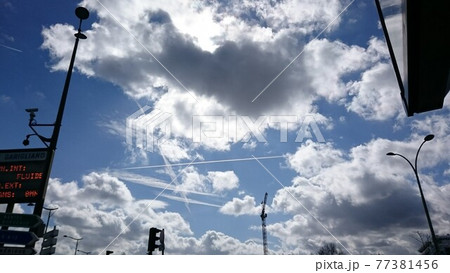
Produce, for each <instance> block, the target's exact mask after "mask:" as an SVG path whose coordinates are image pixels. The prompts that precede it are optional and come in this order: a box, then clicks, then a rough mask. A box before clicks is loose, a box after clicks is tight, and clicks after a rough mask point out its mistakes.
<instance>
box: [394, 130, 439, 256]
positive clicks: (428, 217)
mask: <svg viewBox="0 0 450 273" xmlns="http://www.w3.org/2000/svg"><path fill="white" fill-rule="evenodd" d="M433 138H434V135H432V134H429V135H427V136H425V138H424V139H423V142H422V144H420V146H419V149H417V153H416V158H415V160H414V165H413V164H412V163H411V161H409V160H408V159H407V158H406V157H405V156H403V155H401V154H398V153H393V152H389V153H387V154H386V155H388V156H399V157H401V158H403V159H404V160H406V162H408V163H409V165H410V166H411V168H412V169H413V171H414V174H415V175H416V180H417V185H418V186H419V192H420V197H421V198H422V205H423V208H424V210H425V215H426V217H427V222H428V227H429V228H430V232H431V239H432V240H433V244H434V248H435V250H436V253H437V254H439V245H438V243H437V239H436V234H435V233H434V229H433V224H432V223H431V218H430V213H429V212H428V207H427V202H426V201H425V196H424V195H423V191H422V186H421V184H420V179H419V173H418V171H417V158H418V157H419V152H420V149H421V148H422V146H423V144H425V142H427V141H430V140H432V139H433Z"/></svg>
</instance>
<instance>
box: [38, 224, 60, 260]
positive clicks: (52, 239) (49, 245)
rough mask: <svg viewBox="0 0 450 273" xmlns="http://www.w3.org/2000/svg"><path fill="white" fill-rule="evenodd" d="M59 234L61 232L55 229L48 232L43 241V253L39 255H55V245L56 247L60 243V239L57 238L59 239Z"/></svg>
mask: <svg viewBox="0 0 450 273" xmlns="http://www.w3.org/2000/svg"><path fill="white" fill-rule="evenodd" d="M58 233H59V230H57V229H56V227H54V228H53V230H51V231H48V232H47V233H45V234H44V236H43V237H42V239H43V241H42V247H41V252H40V253H39V254H40V255H51V254H54V253H55V250H56V247H54V245H56V242H57V241H58V239H57V238H56V237H58Z"/></svg>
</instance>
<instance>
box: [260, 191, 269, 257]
mask: <svg viewBox="0 0 450 273" xmlns="http://www.w3.org/2000/svg"><path fill="white" fill-rule="evenodd" d="M266 203H267V192H266V194H265V195H264V201H263V202H261V204H262V211H261V221H262V235H263V247H264V255H267V254H269V250H268V248H267V231H266V218H267V213H266Z"/></svg>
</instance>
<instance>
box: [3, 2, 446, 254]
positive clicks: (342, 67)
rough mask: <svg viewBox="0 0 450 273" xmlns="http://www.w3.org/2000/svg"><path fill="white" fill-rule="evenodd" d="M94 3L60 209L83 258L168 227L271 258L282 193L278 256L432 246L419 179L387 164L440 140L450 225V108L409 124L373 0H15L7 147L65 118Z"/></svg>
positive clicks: (178, 249)
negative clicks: (426, 241)
mask: <svg viewBox="0 0 450 273" xmlns="http://www.w3.org/2000/svg"><path fill="white" fill-rule="evenodd" d="M78 5H81V6H85V7H86V8H88V10H89V11H90V17H89V18H88V19H87V20H85V21H84V22H83V25H82V30H83V33H85V34H86V36H87V37H88V38H87V40H82V41H80V43H79V48H78V52H77V58H76V61H75V69H74V74H73V75H72V81H71V85H70V90H69V96H68V100H67V105H66V110H65V113H64V118H63V126H62V129H61V134H60V138H59V141H58V149H57V151H56V155H55V159H54V163H53V169H52V173H51V180H50V183H49V187H48V192H47V198H46V206H48V207H58V208H59V209H58V210H57V211H56V213H55V214H54V215H53V216H52V222H53V224H55V225H57V226H58V227H59V229H60V234H67V235H70V236H74V237H76V236H79V237H83V240H82V241H80V249H81V250H83V251H90V252H92V253H96V254H99V253H103V251H105V250H106V249H111V250H114V251H115V253H126V254H145V253H146V247H147V240H148V229H149V228H150V227H158V228H164V229H165V231H166V247H167V249H166V252H165V253H166V254H262V251H263V248H262V235H261V219H260V216H259V214H260V213H261V204H260V203H261V201H262V200H263V197H264V193H265V192H267V193H268V204H267V213H268V217H267V219H266V221H267V232H268V246H269V252H270V253H271V254H310V253H314V252H316V251H317V250H318V249H319V248H320V247H321V246H322V245H324V244H325V243H328V242H333V243H335V244H337V245H338V246H339V247H340V248H341V249H343V250H344V251H345V252H347V253H352V254H378V253H383V254H411V253H416V250H417V248H418V247H419V246H420V244H419V243H418V242H417V241H416V239H415V235H417V232H418V231H419V232H422V233H427V231H428V229H427V223H426V219H425V215H424V213H423V207H422V205H421V202H420V197H419V193H418V188H417V184H416V182H415V179H414V176H413V172H412V170H411V169H410V167H409V166H408V164H407V163H406V162H405V161H404V160H402V159H401V158H388V157H386V156H385V154H386V153H387V152H389V151H394V152H398V153H401V154H403V155H405V156H406V157H408V158H410V159H411V160H413V157H414V155H415V152H416V150H417V148H418V146H419V145H420V143H421V142H422V140H423V137H424V136H425V135H427V134H430V133H433V134H434V135H435V139H434V140H433V141H431V142H429V143H426V144H425V145H424V147H423V149H422V151H421V153H420V160H419V168H420V175H421V178H422V182H423V188H424V193H425V196H426V198H427V201H428V204H429V207H430V213H431V216H432V220H433V224H434V228H435V230H436V233H437V234H447V233H448V232H449V230H448V223H449V220H450V215H449V213H448V210H446V208H447V207H448V205H449V203H450V199H449V191H450V186H449V182H450V180H449V177H450V162H449V159H448V154H449V152H450V151H449V148H448V144H447V143H448V141H449V135H450V134H449V133H450V127H449V124H448V118H449V106H450V102H449V99H448V98H446V101H445V103H444V107H443V108H442V109H440V110H435V111H430V112H427V113H422V114H417V115H415V116H413V117H406V115H405V112H404V110H403V106H402V104H401V99H400V94H399V89H398V86H397V84H396V80H395V78H394V73H393V69H392V65H391V62H390V58H389V54H388V51H387V48H386V44H385V41H384V37H383V33H382V31H381V28H380V26H379V22H378V15H377V13H376V9H375V4H374V2H373V1H362V0H355V1H338V0H333V1H300V0H298V1H290V0H288V1H282V2H280V1H175V0H174V1H151V2H148V3H142V2H141V1H138V0H136V1H131V0H130V1H113V0H111V1H106V0H105V1H94V0H86V1H83V2H78V1H64V2H62V1H56V0H46V1H40V2H38V3H37V2H34V1H33V2H29V1H7V0H1V1H0V9H1V13H2V16H1V18H0V59H1V64H0V67H1V71H2V73H0V82H1V83H2V84H1V87H0V117H1V128H2V136H1V144H0V148H1V149H18V148H22V147H23V146H22V141H23V139H24V138H25V135H27V134H29V133H30V130H29V128H28V126H27V123H28V114H27V113H26V112H25V109H26V108H33V107H37V108H39V112H37V117H36V119H37V121H38V122H41V123H52V122H53V121H54V119H55V117H56V111H57V106H58V104H59V100H60V95H61V91H62V88H63V85H64V80H65V76H66V71H67V68H68V62H69V58H70V54H71V52H72V49H73V44H74V36H73V34H74V33H75V32H76V30H75V28H76V27H77V25H78V19H77V18H76V17H75V14H74V10H75V8H76V7H77V6H78ZM447 97H448V96H447ZM156 117H158V118H159V119H156ZM131 125H133V126H134V127H133V126H131ZM39 132H40V133H41V134H42V135H45V136H50V135H51V131H50V130H48V131H46V130H40V131H39ZM127 135H128V136H129V137H128V138H127ZM30 140H31V144H30V146H29V147H42V143H40V141H39V139H37V138H34V139H30ZM4 207H5V206H4V205H0V209H2V210H4ZM15 210H16V212H23V213H29V212H30V211H31V209H30V208H29V207H27V206H25V204H24V205H21V206H20V205H16V206H15ZM46 216H47V214H46V212H44V214H43V217H46ZM73 247H74V242H73V241H71V240H69V239H67V238H62V236H61V237H60V238H59V241H58V245H57V254H72V253H73Z"/></svg>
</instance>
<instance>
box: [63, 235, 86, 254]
mask: <svg viewBox="0 0 450 273" xmlns="http://www.w3.org/2000/svg"><path fill="white" fill-rule="evenodd" d="M63 237H66V238H70V239H72V240H75V241H77V242H76V244H75V255H77V252H78V242H79V241H81V240H83V237H81V238H74V237H72V236H69V235H64V236H63Z"/></svg>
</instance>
